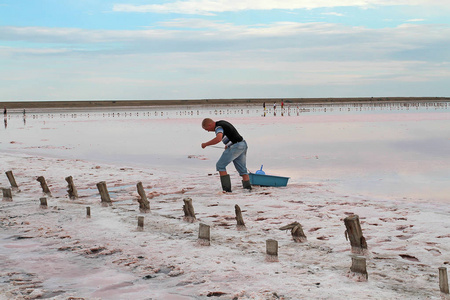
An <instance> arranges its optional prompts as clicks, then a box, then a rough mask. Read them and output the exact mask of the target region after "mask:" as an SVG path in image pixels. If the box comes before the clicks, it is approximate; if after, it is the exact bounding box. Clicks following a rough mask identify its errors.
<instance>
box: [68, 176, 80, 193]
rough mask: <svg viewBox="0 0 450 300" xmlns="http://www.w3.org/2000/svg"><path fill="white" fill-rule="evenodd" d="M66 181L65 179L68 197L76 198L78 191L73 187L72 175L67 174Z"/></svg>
mask: <svg viewBox="0 0 450 300" xmlns="http://www.w3.org/2000/svg"><path fill="white" fill-rule="evenodd" d="M66 181H67V184H68V186H67V193H68V194H69V198H70V199H77V198H78V191H77V188H76V187H75V184H73V177H72V176H69V177H66Z"/></svg>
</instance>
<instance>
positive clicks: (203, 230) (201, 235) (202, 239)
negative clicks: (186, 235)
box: [198, 223, 211, 246]
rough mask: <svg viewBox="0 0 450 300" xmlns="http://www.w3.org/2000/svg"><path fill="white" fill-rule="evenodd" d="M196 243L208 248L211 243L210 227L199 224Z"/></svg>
mask: <svg viewBox="0 0 450 300" xmlns="http://www.w3.org/2000/svg"><path fill="white" fill-rule="evenodd" d="M198 242H199V244H200V245H202V246H209V245H210V242H211V227H210V226H209V225H206V224H203V223H200V226H199V229H198Z"/></svg>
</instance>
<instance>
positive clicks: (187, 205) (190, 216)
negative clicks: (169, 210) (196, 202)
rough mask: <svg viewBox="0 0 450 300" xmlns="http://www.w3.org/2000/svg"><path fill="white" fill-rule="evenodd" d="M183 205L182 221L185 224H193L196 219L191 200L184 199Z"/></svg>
mask: <svg viewBox="0 0 450 300" xmlns="http://www.w3.org/2000/svg"><path fill="white" fill-rule="evenodd" d="M183 201H184V205H183V211H184V220H185V221H187V222H190V223H192V222H195V220H197V218H196V217H195V212H194V206H193V205H192V199H191V198H184V199H183Z"/></svg>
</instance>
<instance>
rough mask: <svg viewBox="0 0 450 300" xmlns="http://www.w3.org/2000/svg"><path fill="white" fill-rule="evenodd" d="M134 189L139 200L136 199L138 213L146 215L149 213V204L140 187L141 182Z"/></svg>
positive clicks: (142, 188)
mask: <svg viewBox="0 0 450 300" xmlns="http://www.w3.org/2000/svg"><path fill="white" fill-rule="evenodd" d="M136 187H137V191H138V194H139V196H140V198H139V199H138V202H139V211H140V212H141V213H148V212H149V211H150V202H148V199H147V195H146V194H145V190H144V187H143V186H142V182H138V184H137V185H136Z"/></svg>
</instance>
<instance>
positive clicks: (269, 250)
mask: <svg viewBox="0 0 450 300" xmlns="http://www.w3.org/2000/svg"><path fill="white" fill-rule="evenodd" d="M266 261H271V262H274V261H278V241H276V240H266Z"/></svg>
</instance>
